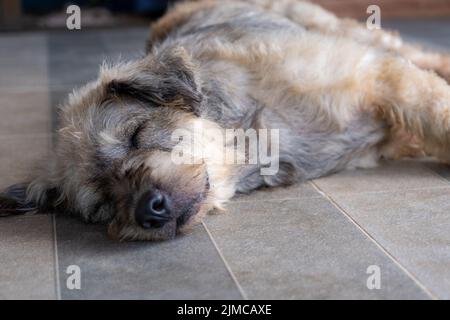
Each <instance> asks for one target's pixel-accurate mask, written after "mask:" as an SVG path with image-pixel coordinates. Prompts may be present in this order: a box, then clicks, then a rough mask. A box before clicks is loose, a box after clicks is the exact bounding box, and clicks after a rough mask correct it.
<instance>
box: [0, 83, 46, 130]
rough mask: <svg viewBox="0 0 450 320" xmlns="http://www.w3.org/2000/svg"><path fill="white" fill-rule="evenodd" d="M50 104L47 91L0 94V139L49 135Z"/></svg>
mask: <svg viewBox="0 0 450 320" xmlns="http://www.w3.org/2000/svg"><path fill="white" fill-rule="evenodd" d="M50 122H51V114H50V102H49V95H48V93H47V91H28V92H22V93H17V92H12V93H7V92H4V93H1V94H0V137H1V136H4V135H15V134H34V133H50V131H51V123H50Z"/></svg>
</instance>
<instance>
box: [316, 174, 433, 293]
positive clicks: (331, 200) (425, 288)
mask: <svg viewBox="0 0 450 320" xmlns="http://www.w3.org/2000/svg"><path fill="white" fill-rule="evenodd" d="M309 183H310V184H311V185H312V186H313V187H314V188H315V189H316V190H317V192H319V193H320V194H322V195H323V196H324V198H326V199H327V200H328V201H329V202H330V203H331V204H332V205H333V206H334V207H336V209H338V210H339V212H341V213H342V214H343V215H344V216H345V217H346V218H347V219H348V220H349V221H350V222H351V223H352V224H354V225H355V226H356V227H357V228H358V229H359V230H360V231H361V232H362V233H363V234H364V235H365V236H366V237H367V238H368V239H369V240H370V241H372V242H373V243H374V244H375V245H376V246H377V247H378V248H379V249H380V250H381V251H382V252H383V253H384V254H385V255H386V256H387V257H388V258H390V259H391V260H392V261H393V262H394V264H395V265H397V267H399V268H400V270H402V271H403V272H404V273H405V274H406V275H407V276H408V277H409V278H411V280H413V281H414V283H415V284H416V285H417V286H418V287H419V288H420V289H422V290H423V291H424V292H425V293H426V294H427V295H428V296H429V297H430V298H431V299H433V300H439V298H438V297H437V296H436V295H435V294H434V293H432V292H431V290H430V289H428V288H427V287H426V286H425V285H424V284H422V283H421V282H420V281H419V279H418V278H417V277H416V276H415V275H414V274H413V273H412V272H410V271H409V270H408V269H406V267H404V266H403V265H402V264H401V263H400V262H399V261H398V260H397V259H396V258H395V257H394V256H393V255H392V254H391V253H390V252H389V251H388V250H387V249H386V248H385V247H384V246H382V245H381V244H380V243H379V242H378V241H377V240H375V238H374V237H372V235H371V234H370V233H369V232H367V231H366V230H365V229H364V228H363V227H362V226H361V225H360V224H359V223H358V222H356V220H355V219H353V218H352V217H351V216H350V214H349V213H347V212H346V211H345V210H344V208H342V207H341V206H340V205H339V204H338V203H337V202H336V201H335V200H334V199H333V198H332V197H331V196H330V195H328V194H327V193H325V192H324V191H322V189H320V188H319V186H317V185H316V184H315V183H314V182H313V181H309Z"/></svg>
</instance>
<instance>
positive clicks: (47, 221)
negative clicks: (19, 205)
mask: <svg viewBox="0 0 450 320" xmlns="http://www.w3.org/2000/svg"><path fill="white" fill-rule="evenodd" d="M52 225H53V224H52V218H51V216H49V215H41V216H31V217H13V218H11V217H9V218H2V219H0V299H56V282H55V279H56V278H55V266H54V256H53V252H54V250H53V248H54V247H53V231H52V230H53V229H52Z"/></svg>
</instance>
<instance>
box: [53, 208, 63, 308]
mask: <svg viewBox="0 0 450 320" xmlns="http://www.w3.org/2000/svg"><path fill="white" fill-rule="evenodd" d="M52 223H53V257H54V260H55V261H54V262H55V263H54V265H55V278H56V279H55V280H56V281H55V282H56V299H57V300H61V286H60V281H59V257H58V240H57V236H56V215H55V214H52Z"/></svg>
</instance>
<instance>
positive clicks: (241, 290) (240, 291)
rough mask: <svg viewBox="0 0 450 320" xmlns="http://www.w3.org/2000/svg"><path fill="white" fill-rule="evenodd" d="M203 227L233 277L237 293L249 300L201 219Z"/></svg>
mask: <svg viewBox="0 0 450 320" xmlns="http://www.w3.org/2000/svg"><path fill="white" fill-rule="evenodd" d="M202 225H203V228H205V230H206V233H207V234H208V237H209V239H210V240H211V242H212V244H213V245H214V248H215V249H216V251H217V253H218V254H219V256H220V258H221V259H222V262H223V263H224V265H225V268H226V269H227V271H228V273H229V274H230V276H231V279H233V282H234V284H235V285H236V287H237V288H238V290H239V293H240V294H241V296H242V298H243V299H244V300H249V298H248V296H247V294H246V293H245V291H244V289H243V288H242V286H241V285H240V283H239V281H238V279H237V278H236V276H235V274H234V273H233V270H231V267H230V265H229V264H228V262H227V260H226V259H225V257H224V255H223V254H222V251H221V250H220V249H219V246H218V245H217V243H216V240H214V238H213V236H212V234H211V232H210V231H209V229H208V227H207V226H206V224H205V222H203V221H202Z"/></svg>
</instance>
